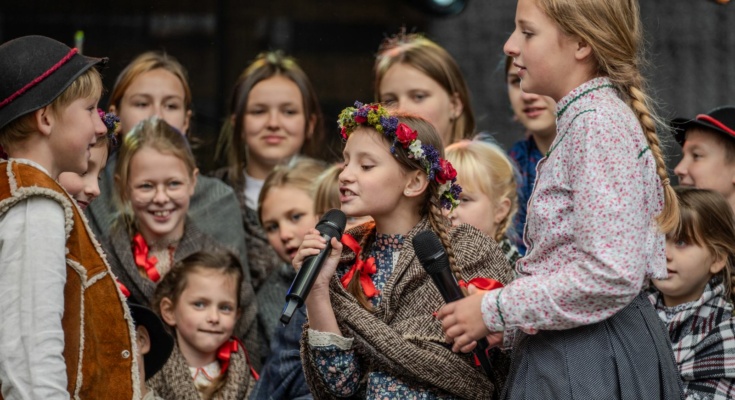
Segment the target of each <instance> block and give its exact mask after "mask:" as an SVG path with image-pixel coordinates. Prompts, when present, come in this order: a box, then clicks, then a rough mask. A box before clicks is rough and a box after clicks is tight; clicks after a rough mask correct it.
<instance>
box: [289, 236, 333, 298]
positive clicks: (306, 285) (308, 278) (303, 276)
mask: <svg viewBox="0 0 735 400" xmlns="http://www.w3.org/2000/svg"><path fill="white" fill-rule="evenodd" d="M322 237H323V238H324V240H326V241H327V247H325V248H324V250H322V251H321V252H319V254H317V255H315V256H311V257H308V258H306V259H305V260H304V263H303V264H302V265H301V268H300V269H299V272H298V273H296V278H295V279H294V281H293V284H291V288H289V289H288V294H286V300H291V299H296V300H297V301H298V306H297V307H301V305H302V304H304V300H306V297H307V296H309V291H311V287H312V286H313V285H314V281H316V278H317V276H319V271H320V270H321V267H322V264H323V263H324V260H326V258H327V257H329V253H331V251H332V243H331V240H332V237H331V236H329V235H326V234H322Z"/></svg>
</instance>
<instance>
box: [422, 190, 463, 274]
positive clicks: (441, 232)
mask: <svg viewBox="0 0 735 400" xmlns="http://www.w3.org/2000/svg"><path fill="white" fill-rule="evenodd" d="M429 223H430V224H431V228H432V229H433V230H434V232H436V234H437V235H438V236H439V240H441V242H442V245H443V246H444V248H445V249H446V251H447V256H448V257H449V266H450V267H451V268H452V272H453V273H454V277H455V278H457V281H460V280H462V273H461V272H460V268H459V266H458V265H457V260H456V258H455V257H454V250H453V249H452V244H451V242H450V240H449V230H448V229H447V226H448V225H449V220H448V219H447V217H445V216H444V214H442V212H441V209H440V208H439V207H437V206H436V205H435V204H433V203H432V204H431V205H430V206H429Z"/></svg>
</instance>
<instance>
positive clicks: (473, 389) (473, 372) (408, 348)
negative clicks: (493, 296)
mask: <svg viewBox="0 0 735 400" xmlns="http://www.w3.org/2000/svg"><path fill="white" fill-rule="evenodd" d="M426 229H430V227H429V223H428V221H427V220H426V219H424V220H422V221H421V222H419V224H417V225H416V226H415V227H414V228H413V229H412V230H411V231H410V232H409V233H408V234H407V235H406V237H405V238H404V242H403V247H402V250H401V252H400V255H399V257H398V262H397V263H396V265H395V266H394V268H393V273H392V274H391V276H390V278H389V279H388V282H387V283H386V285H385V287H384V289H383V291H382V298H381V302H380V304H379V305H378V307H376V308H375V309H374V310H373V311H372V312H371V311H368V310H366V309H365V308H363V307H362V306H361V305H360V304H359V303H358V302H357V300H356V299H355V297H354V296H353V295H352V294H350V293H348V292H347V291H346V290H345V289H344V288H343V287H342V284H341V283H340V281H339V278H340V277H338V276H335V277H333V278H332V282H331V284H330V295H331V301H332V307H333V309H334V313H335V315H336V316H337V322H338V324H339V326H340V330H341V331H342V334H343V336H345V337H352V338H354V344H353V349H355V351H356V354H357V358H358V360H359V362H360V364H361V369H362V371H363V379H365V378H366V376H367V374H368V373H369V372H370V371H375V370H379V371H382V372H384V373H388V374H391V375H393V376H397V377H400V378H401V379H402V380H403V381H404V382H406V383H408V384H409V385H416V386H421V387H427V386H428V387H431V388H433V389H434V390H435V391H436V392H437V393H441V394H443V395H451V396H453V397H457V398H463V399H490V398H491V396H492V394H493V392H494V389H495V386H496V385H497V383H495V382H491V381H490V380H489V379H488V378H487V376H486V375H485V374H484V373H483V372H482V371H481V370H480V369H479V367H475V365H474V362H473V359H472V358H471V356H469V355H460V354H456V353H453V352H452V351H451V348H449V346H448V345H447V344H446V343H445V336H444V332H443V331H442V328H441V323H440V322H439V321H438V320H436V318H434V316H433V313H434V312H435V311H437V310H438V309H439V308H440V307H441V306H442V305H443V304H444V300H443V299H442V297H441V294H440V293H439V291H438V290H437V288H436V286H434V283H433V281H432V280H431V277H429V275H428V274H426V272H425V270H424V268H423V267H422V266H421V264H420V263H419V261H418V259H417V257H416V253H415V252H414V249H413V244H412V239H413V237H414V236H415V235H416V234H417V233H419V232H420V231H422V230H426ZM374 232H375V230H374V225H372V224H370V223H368V224H364V225H360V226H358V227H355V228H353V229H351V230H350V231H349V232H348V233H350V234H351V235H352V236H354V237H355V239H357V240H358V242H359V241H361V239H362V237H363V236H365V235H370V234H374ZM451 244H452V248H453V250H454V254H455V257H456V260H457V264H458V265H459V267H460V268H461V272H462V277H463V278H464V279H465V280H470V279H472V278H475V277H487V278H492V279H495V280H497V281H499V282H501V283H503V284H507V283H508V282H510V281H511V279H512V276H513V274H512V270H511V268H510V266H509V264H508V261H507V259H506V258H505V256H504V255H503V252H502V251H501V250H500V247H498V245H497V243H495V242H494V241H492V240H491V239H490V238H489V237H487V236H486V235H484V234H483V233H482V232H480V231H478V230H477V229H475V228H473V227H471V226H469V225H460V226H459V227H457V228H455V229H453V230H452V232H451ZM354 259H355V254H354V253H353V252H352V251H351V250H349V249H348V248H347V247H345V248H344V250H343V253H342V259H341V262H342V263H346V264H348V265H351V264H352V263H353V262H354ZM307 329H308V324H306V326H305V327H304V334H303V336H302V344H301V358H302V361H303V364H304V373H305V374H306V380H307V382H308V384H309V386H310V388H311V391H312V393H313V394H314V397H315V398H319V399H335V398H336V397H334V396H332V395H331V394H329V392H328V390H327V388H326V386H325V385H324V383H323V381H322V379H321V376H320V374H319V372H318V369H317V367H316V365H315V361H314V359H313V357H312V352H311V350H310V348H309V344H308V335H307ZM498 373H499V371H496V375H497V374H498Z"/></svg>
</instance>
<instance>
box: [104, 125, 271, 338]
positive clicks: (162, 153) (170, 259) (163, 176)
mask: <svg viewBox="0 0 735 400" xmlns="http://www.w3.org/2000/svg"><path fill="white" fill-rule="evenodd" d="M197 174H198V170H197V168H196V164H195V161H194V156H193V155H192V153H191V149H190V148H189V145H188V143H187V141H186V138H185V137H184V136H182V135H181V134H180V133H179V132H177V131H176V130H175V129H174V128H173V127H171V126H170V125H169V124H168V123H167V122H166V121H164V120H163V119H160V118H157V117H153V118H150V119H146V120H143V121H142V122H140V123H139V124H138V125H137V126H135V128H133V130H132V131H130V132H128V133H127V134H126V135H125V137H124V138H123V140H122V145H121V148H120V152H119V155H118V157H117V164H116V165H115V185H116V193H117V196H118V202H119V206H120V215H119V217H118V220H117V223H116V224H115V225H114V226H113V228H112V230H111V232H110V236H109V237H108V238H106V240H105V241H104V243H103V245H104V247H105V250H106V252H107V257H108V258H107V259H108V261H109V263H110V267H111V268H112V271H113V273H115V275H116V276H117V278H118V279H119V280H120V282H121V283H122V284H123V285H125V287H127V288H128V290H129V291H130V299H131V301H133V302H135V303H138V304H142V305H146V306H150V305H151V302H152V301H153V292H154V290H155V288H156V285H157V284H158V282H159V281H160V280H161V278H163V277H164V276H166V274H167V273H168V271H169V269H170V268H171V266H173V265H174V264H175V263H176V262H177V261H180V260H182V259H184V258H185V257H186V256H188V255H190V254H192V253H195V252H197V251H200V250H216V251H226V248H225V247H224V246H222V245H221V244H220V243H219V242H217V241H215V240H214V239H212V238H211V237H210V236H208V235H207V234H205V233H203V232H201V231H200V230H199V229H198V227H197V226H196V225H195V223H194V221H192V220H191V219H190V218H189V217H187V213H188V211H189V202H190V199H191V196H192V194H193V193H194V187H195V186H196V180H197ZM241 290H242V293H241V299H242V304H243V313H242V317H241V318H240V319H239V320H238V325H237V327H236V329H235V334H236V335H238V336H239V337H241V338H242V339H243V340H244V341H245V343H246V344H247V346H248V348H254V347H255V346H257V323H256V310H257V307H256V300H255V293H254V291H253V288H252V286H251V285H250V283H249V282H245V283H243V285H242V288H241Z"/></svg>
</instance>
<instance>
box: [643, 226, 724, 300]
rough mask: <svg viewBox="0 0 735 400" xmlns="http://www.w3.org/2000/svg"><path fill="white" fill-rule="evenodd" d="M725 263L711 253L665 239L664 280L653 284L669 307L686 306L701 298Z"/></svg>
mask: <svg viewBox="0 0 735 400" xmlns="http://www.w3.org/2000/svg"><path fill="white" fill-rule="evenodd" d="M724 266H725V261H724V260H716V259H714V257H713V256H712V255H711V254H710V252H709V251H708V250H707V249H706V248H704V247H700V246H697V245H696V244H693V243H687V242H686V241H683V240H678V239H674V238H671V237H667V239H666V269H667V270H668V272H669V277H668V278H667V279H662V280H658V279H654V280H653V284H654V285H655V286H656V288H657V289H658V290H659V291H661V293H662V294H663V296H664V303H665V304H666V306H668V307H673V306H676V305H679V304H684V303H688V302H690V301H694V300H697V299H699V298H700V297H701V296H702V292H703V291H704V287H705V286H706V285H707V282H709V280H710V279H711V278H712V276H713V275H714V274H717V273H719V272H720V271H722V268H723V267H724Z"/></svg>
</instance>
